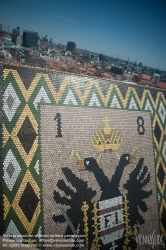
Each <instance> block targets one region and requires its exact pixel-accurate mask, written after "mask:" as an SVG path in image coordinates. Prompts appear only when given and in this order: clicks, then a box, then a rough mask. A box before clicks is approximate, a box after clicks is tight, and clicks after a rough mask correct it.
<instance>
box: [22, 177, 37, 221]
mask: <svg viewBox="0 0 166 250" xmlns="http://www.w3.org/2000/svg"><path fill="white" fill-rule="evenodd" d="M38 202H39V200H38V197H37V195H36V193H35V192H34V190H33V188H32V186H31V184H30V183H29V182H28V183H27V185H26V187H25V190H24V192H23V194H22V197H21V199H20V202H19V204H18V205H19V206H20V207H21V209H22V211H23V213H24V214H25V216H26V217H27V219H28V221H29V222H30V221H31V220H32V217H33V215H34V212H35V210H36V208H37V205H38Z"/></svg>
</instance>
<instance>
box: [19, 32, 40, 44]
mask: <svg viewBox="0 0 166 250" xmlns="http://www.w3.org/2000/svg"><path fill="white" fill-rule="evenodd" d="M38 40H39V37H38V32H34V31H26V30H24V31H23V46H24V47H33V46H34V47H37V45H38Z"/></svg>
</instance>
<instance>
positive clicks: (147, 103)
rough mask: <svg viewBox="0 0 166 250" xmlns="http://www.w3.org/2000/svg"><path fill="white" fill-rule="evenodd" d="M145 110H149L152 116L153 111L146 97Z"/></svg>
mask: <svg viewBox="0 0 166 250" xmlns="http://www.w3.org/2000/svg"><path fill="white" fill-rule="evenodd" d="M145 110H149V111H150V112H151V116H153V113H154V111H153V108H152V105H151V104H150V101H149V100H148V99H147V100H146V104H145Z"/></svg>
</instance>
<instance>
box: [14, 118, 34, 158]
mask: <svg viewBox="0 0 166 250" xmlns="http://www.w3.org/2000/svg"><path fill="white" fill-rule="evenodd" d="M17 135H18V138H19V140H20V142H21V144H22V146H23V148H24V150H25V151H26V153H27V154H28V153H29V151H30V150H31V147H32V145H33V143H34V141H35V139H36V136H37V134H36V132H35V130H34V128H33V125H32V123H31V121H30V119H29V117H28V116H26V118H25V120H24V122H23V124H22V126H21V128H20V130H19V132H18V134H17Z"/></svg>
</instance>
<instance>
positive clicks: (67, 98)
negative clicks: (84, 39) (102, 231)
mask: <svg viewBox="0 0 166 250" xmlns="http://www.w3.org/2000/svg"><path fill="white" fill-rule="evenodd" d="M2 68H4V71H3V77H4V85H3V86H4V87H5V88H4V93H3V111H4V120H3V125H2V133H1V134H2V136H3V141H2V143H3V144H2V146H3V147H2V151H1V152H2V153H3V154H2V157H3V158H2V163H3V165H4V166H3V172H4V174H3V177H2V178H3V179H4V181H3V184H4V187H5V188H4V191H3V192H4V193H3V206H1V200H2V199H1V196H0V214H1V216H0V217H2V219H1V218H0V227H1V224H3V223H4V227H5V231H4V232H3V233H6V234H10V235H11V234H16V235H20V234H24V232H25V230H26V232H27V233H28V234H34V233H35V234H36V233H37V234H38V236H39V237H40V236H42V234H43V233H44V231H45V228H46V227H45V226H46V225H45V222H44V210H43V205H44V202H47V201H49V199H50V198H49V197H48V196H45V198H43V197H44V196H42V195H41V194H42V192H43V191H45V190H44V189H43V186H42V185H43V184H42V183H43V182H42V178H43V176H44V175H43V169H42V168H41V166H42V162H40V159H41V156H42V154H43V152H42V150H41V141H40V129H39V128H40V112H39V104H40V103H45V104H51V105H55V106H57V109H59V108H62V107H60V106H64V105H71V106H75V108H74V109H75V110H74V111H73V114H74V115H75V117H77V116H78V114H79V112H77V107H84V106H85V107H87V106H88V107H97V108H98V110H99V109H100V111H99V112H101V113H103V112H105V110H104V109H105V108H106V109H107V111H110V108H111V109H116V110H115V112H116V113H118V112H121V111H119V110H120V109H122V110H123V109H125V110H133V111H130V112H134V110H141V111H143V112H142V113H147V112H144V110H146V111H150V112H151V122H152V124H151V125H152V128H153V140H154V141H153V142H154V145H153V150H154V151H153V152H154V158H153V152H152V157H151V159H149V160H150V163H152V162H153V163H154V166H155V176H156V178H155V179H156V182H157V187H156V188H157V189H155V185H156V182H155V183H154V186H153V187H154V189H155V190H157V203H158V204H155V201H156V199H154V200H152V202H154V204H155V205H156V206H158V211H159V224H160V229H161V231H160V233H161V234H163V235H164V238H165V239H166V224H165V221H166V203H165V200H166V168H165V166H166V137H165V136H166V135H165V130H164V129H165V124H166V106H165V104H166V103H165V93H164V91H163V90H159V89H155V88H154V89H152V88H151V89H150V88H147V87H144V86H138V85H131V84H126V83H125V84H124V83H122V82H115V81H114V82H113V81H111V80H104V79H100V80H99V79H96V78H91V77H88V76H87V77H82V76H76V75H73V74H72V75H71V74H70V73H65V74H63V73H62V72H57V73H55V72H51V73H49V71H44V70H41V69H37V70H36V69H34V68H25V67H14V66H13V65H12V66H11V65H10V66H6V65H5V66H2ZM0 71H1V72H2V70H1V69H0ZM2 89H3V88H2ZM5 89H6V90H5ZM0 99H1V100H2V98H0ZM1 100H0V102H1ZM25 102H26V103H25ZM43 106H45V105H43ZM49 106H50V105H49ZM76 106H77V107H76ZM63 108H64V109H66V107H63ZM101 108H102V109H101ZM79 111H80V109H79ZM58 112H59V110H58ZM89 112H90V113H91V109H90V110H89ZM137 112H138V111H137ZM92 115H93V114H92ZM147 115H148V117H149V114H147ZM54 117H55V114H54V116H53V118H54ZM95 118H96V117H95V115H94V122H95V123H96V121H95ZM43 119H44V118H43ZM67 119H68V114H67V115H66V117H64V116H63V115H62V123H63V127H66V128H67V127H68V130H71V128H72V126H68V124H65V122H66V121H67ZM77 120H78V117H77ZM78 121H79V120H78ZM53 122H54V125H55V121H54V120H53ZM111 122H115V123H116V122H117V123H118V121H111ZM66 123H68V122H66ZM114 125H115V124H114ZM146 125H147V123H146ZM81 126H82V124H81V125H80V128H81ZM118 126H121V124H118ZM134 126H136V127H137V124H136V122H135V123H134ZM46 127H47V126H46ZM114 127H116V126H114ZM150 127H151V126H150V125H149V128H150ZM0 128H1V120H0ZM80 128H79V129H78V134H77V133H73V134H72V135H71V136H72V138H73V137H74V138H77V135H79V136H80ZM90 129H91V128H90ZM120 129H121V128H120ZM124 129H127V128H126V127H124ZM86 130H87V126H85V131H84V132H85V133H86ZM38 131H39V132H38ZM90 131H91V130H89V131H87V132H88V133H90ZM146 131H148V129H147V130H146ZM70 132H71V131H70ZM52 134H53V138H54V141H55V143H57V144H58V143H59V142H60V143H61V141H62V140H64V139H65V135H66V133H64V131H63V135H64V138H55V136H56V131H54V132H53V133H52ZM128 135H130V131H129V132H128V133H126V134H124V139H126V137H127V136H128ZM38 136H39V138H38ZM81 136H82V135H81ZM83 136H84V137H85V135H83ZM136 136H138V135H136ZM146 136H147V133H146ZM130 137H131V136H130ZM9 138H10V139H11V141H12V143H13V144H12V145H11V144H10V143H9V140H10V139H9ZM139 139H141V140H142V142H141V143H142V144H141V146H142V147H143V146H144V143H143V140H145V137H143V136H142V137H141V138H140V137H139ZM58 140H59V142H58ZM50 141H51V140H50ZM126 141H127V139H126ZM80 142H81V140H80V141H79V143H78V145H79V146H80ZM124 142H125V140H124ZM42 143H43V142H42ZM51 143H53V140H52V141H51ZM127 143H128V142H127ZM133 143H134V140H133ZM58 145H59V144H58ZM61 145H62V146H61V147H63V144H62V143H61ZM66 145H67V146H68V148H67V150H68V149H69V147H70V145H69V144H68V141H67V143H66ZM78 145H77V148H78ZM90 145H91V144H90ZM90 145H89V146H88V144H86V150H85V154H82V152H81V150H80V151H79V153H80V155H81V156H82V157H84V156H83V155H88V153H89V152H91V151H88V150H89V148H88V147H90ZM126 145H127V144H125V146H126ZM46 146H47V145H46ZM64 146H65V145H64ZM91 146H92V145H91ZM74 147H75V145H74ZM14 148H15V150H16V152H17V154H16V152H15V151H14ZM55 148H56V147H55ZM57 148H58V147H57ZM82 149H83V150H84V148H82ZM126 149H127V146H126ZM139 149H140V150H141V147H139ZM51 150H52V148H51ZM51 150H50V151H51ZM56 150H57V149H56ZM58 150H59V151H60V149H58ZM58 150H57V151H58ZM147 150H148V143H147ZM62 151H63V153H64V149H63V148H62ZM1 152H0V156H1ZM139 152H140V151H139ZM118 153H119V154H121V151H119V152H118ZM112 155H113V154H112ZM137 155H138V154H137ZM59 156H61V154H60V153H59V154H57V158H58V159H59ZM93 157H96V154H95V156H94V155H93ZM106 157H107V153H106V154H104V157H103V159H101V161H103V162H104V161H105V162H106V163H107V159H106ZM108 157H109V155H108ZM116 157H117V155H115V157H114V155H113V157H112V158H111V157H110V158H111V159H112V164H113V165H114V167H115V166H116V165H115V160H116V161H117V159H116ZM62 158H63V159H62V160H63V161H64V160H66V159H68V156H67V158H65V157H63V155H62ZM20 159H21V162H22V161H24V163H23V164H24V167H25V168H27V169H26V173H25V171H24V169H23V166H22V165H21V162H20ZM105 162H104V164H103V166H104V165H106V164H105ZM67 163H68V162H67ZM70 163H71V162H70ZM45 166H46V167H47V164H45ZM66 166H67V167H68V165H67V164H66ZM58 167H59V166H58ZM41 169H42V172H41ZM57 169H58V168H57ZM58 171H59V170H58ZM72 171H75V170H73V169H72ZM55 172H56V170H55ZM106 172H107V171H106ZM23 173H25V174H23ZM58 173H59V172H58ZM126 173H128V175H129V176H130V170H129V172H127V171H126ZM106 174H109V178H110V180H111V174H110V171H109V170H108V173H106ZM150 174H151V173H150ZM23 175H24V176H23ZM46 177H47V176H46ZM48 177H49V175H48ZM54 177H55V178H57V182H58V181H59V180H58V177H57V176H56V173H55V176H53V178H54ZM151 177H152V174H151ZM81 178H84V177H83V176H82V175H81ZM87 178H89V177H88V176H87ZM122 178H123V181H122V184H123V182H124V180H125V179H126V178H127V177H126V175H125V174H124V175H123V176H122ZM89 179H90V178H89ZM89 179H88V181H89ZM20 182H21V183H20ZM78 182H79V180H78ZM143 182H144V181H142V184H143ZM19 183H20V186H18V184H19ZM91 183H93V180H91V179H90V181H89V184H90V185H91ZM50 185H51V183H50V182H49V183H46V188H45V189H48V190H49V189H50ZM55 186H56V184H55ZM153 187H152V189H153ZM16 188H17V190H16ZM93 188H96V187H95V186H94V185H93ZM97 188H98V186H97ZM133 188H134V186H133ZM0 190H1V187H0ZM97 190H98V189H97ZM155 190H153V191H154V192H155ZM62 191H63V190H62ZM99 191H100V190H99ZM154 192H153V193H154ZM52 195H53V192H52V193H51V197H52ZM60 195H61V198H62V193H61V194H60ZM99 195H100V194H99ZM40 198H41V200H40ZM43 199H44V200H43ZM51 199H52V198H51ZM79 199H80V197H79ZM95 199H97V198H96V197H95ZM134 199H135V198H133V201H134ZM152 202H151V203H152ZM151 203H150V201H149V203H147V205H148V206H149V204H150V205H151ZM63 205H64V204H63ZM60 206H61V205H60ZM64 206H65V205H64ZM52 207H53V206H50V210H49V209H48V215H49V216H51V221H52V215H51V213H50V214H49V212H51V211H52V209H53V208H52ZM1 208H3V210H2V209H1ZM57 208H58V207H57ZM46 212H47V211H46ZM68 212H69V211H68V210H67V213H68ZM91 212H92V210H91ZM147 213H149V210H148V211H147ZM39 216H40V217H39ZM58 218H60V217H58ZM69 218H70V216H69ZM149 218H150V217H149ZM63 219H64V218H63ZM116 219H117V218H116ZM88 223H89V222H88ZM147 226H148V227H149V225H147ZM6 228H7V230H6ZM48 228H51V227H50V221H48ZM53 228H55V227H53ZM62 228H63V225H62ZM98 228H99V227H98ZM51 229H52V228H51ZM51 229H50V231H52V230H51ZM131 229H132V228H131ZM58 230H59V225H58ZM132 230H133V229H132ZM149 230H150V229H149ZM62 231H63V232H59V233H60V234H63V233H64V230H62ZM94 238H95V236H94ZM16 240H17V239H16ZM126 240H127V239H126ZM93 247H94V248H95V244H94V246H93ZM109 248H112V249H114V248H118V246H117V245H116V242H114V241H113V243H112V245H110V247H109Z"/></svg>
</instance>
